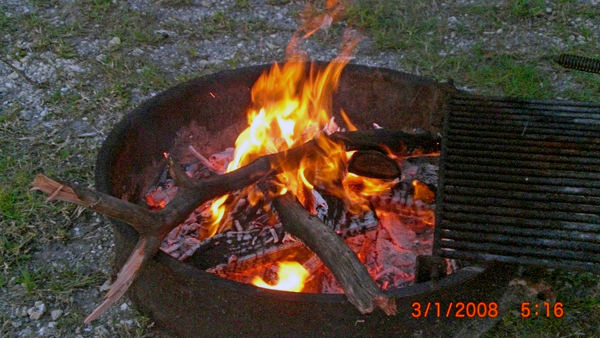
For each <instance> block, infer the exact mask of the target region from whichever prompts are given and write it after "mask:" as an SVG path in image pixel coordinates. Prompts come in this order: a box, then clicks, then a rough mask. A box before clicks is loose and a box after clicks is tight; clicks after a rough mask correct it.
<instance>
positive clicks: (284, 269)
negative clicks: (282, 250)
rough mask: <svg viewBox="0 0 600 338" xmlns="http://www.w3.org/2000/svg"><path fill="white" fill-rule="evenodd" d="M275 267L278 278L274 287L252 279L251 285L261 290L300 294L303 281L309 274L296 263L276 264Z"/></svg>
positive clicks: (256, 278)
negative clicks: (277, 268)
mask: <svg viewBox="0 0 600 338" xmlns="http://www.w3.org/2000/svg"><path fill="white" fill-rule="evenodd" d="M277 266H278V267H279V271H278V272H277V276H278V277H279V279H278V281H277V283H276V284H275V285H271V284H267V283H266V282H265V281H264V280H263V279H262V278H260V277H258V276H257V277H254V279H253V280H252V284H253V285H256V286H258V287H261V288H265V289H271V290H280V291H291V292H300V291H302V289H303V288H304V281H305V280H306V278H307V277H308V276H309V272H308V271H307V270H306V269H305V268H304V267H303V266H302V265H301V264H300V263H297V262H278V263H277Z"/></svg>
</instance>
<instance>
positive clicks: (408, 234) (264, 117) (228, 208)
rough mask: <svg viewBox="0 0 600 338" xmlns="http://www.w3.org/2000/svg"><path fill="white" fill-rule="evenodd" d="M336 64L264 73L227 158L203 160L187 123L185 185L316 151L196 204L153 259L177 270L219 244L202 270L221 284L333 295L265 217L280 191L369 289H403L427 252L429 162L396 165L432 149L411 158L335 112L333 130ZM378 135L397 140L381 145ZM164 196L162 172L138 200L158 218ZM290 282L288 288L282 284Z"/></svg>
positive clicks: (326, 280) (182, 138)
mask: <svg viewBox="0 0 600 338" xmlns="http://www.w3.org/2000/svg"><path fill="white" fill-rule="evenodd" d="M347 53H348V51H345V52H343V53H342V55H344V54H347ZM346 60H347V57H338V58H337V59H336V60H334V61H333V62H332V63H330V64H329V65H328V66H327V67H326V68H325V69H323V70H320V71H315V70H313V69H310V70H308V72H307V70H305V69H304V67H305V65H306V63H304V62H289V63H285V64H284V65H282V66H279V65H278V64H275V65H274V66H273V68H272V69H271V70H270V71H269V72H268V73H265V74H263V76H261V77H260V78H259V79H258V81H257V82H256V84H255V85H254V87H253V88H252V95H251V96H252V100H253V102H252V107H251V108H250V109H249V111H248V121H249V123H248V124H249V126H248V127H247V128H246V129H245V130H244V131H242V132H241V133H240V134H239V136H238V137H237V140H236V142H235V144H236V147H235V150H234V149H233V148H226V149H224V150H222V151H219V152H216V153H212V154H211V153H210V152H211V151H214V149H211V148H210V147H206V146H204V145H205V144H207V143H208V140H207V138H208V137H211V136H210V135H207V133H206V130H204V129H202V128H198V127H197V126H195V125H193V126H190V127H189V128H187V129H185V130H182V131H181V132H180V133H179V137H178V141H177V143H176V144H177V146H178V147H179V149H175V150H174V153H176V154H177V156H176V157H177V158H181V159H182V160H181V162H182V163H180V165H181V166H182V168H183V169H184V171H185V174H186V175H187V176H188V177H189V178H191V179H195V180H202V179H205V178H209V177H211V176H214V175H222V174H224V173H229V172H232V171H234V170H236V169H239V168H242V167H243V166H245V165H248V164H249V163H251V162H252V161H254V160H256V159H257V158H259V157H260V156H264V155H268V154H273V153H277V152H286V151H287V150H289V149H292V148H294V147H297V146H299V145H301V144H304V143H306V142H308V141H310V140H314V141H316V143H317V144H318V147H319V148H320V150H321V151H320V152H319V153H316V154H311V155H310V156H305V155H304V154H301V156H302V157H300V158H299V159H296V161H295V162H297V163H298V165H297V166H294V165H290V164H289V163H286V159H284V162H283V166H282V168H281V169H279V171H278V173H274V174H273V175H271V176H269V177H268V178H266V179H264V180H263V181H262V182H259V183H255V184H252V185H250V186H248V187H245V188H244V189H242V190H240V191H236V192H233V193H230V194H226V195H223V196H220V197H218V198H216V199H213V200H211V201H208V202H206V203H204V204H202V205H201V206H199V207H198V208H197V209H196V210H194V212H193V213H191V214H190V215H189V217H188V218H187V219H186V220H185V221H184V222H183V223H181V224H180V225H179V226H177V227H176V228H175V229H174V230H173V231H172V232H171V233H170V234H169V235H167V237H166V239H165V240H164V241H163V243H162V250H163V251H165V252H167V253H169V254H170V255H171V256H173V257H174V258H177V259H180V260H182V261H185V260H186V259H187V258H188V257H190V256H192V255H193V254H194V253H195V252H196V251H198V252H200V254H198V255H199V256H202V255H204V256H207V252H211V251H213V250H214V248H215V247H217V246H219V251H220V252H221V253H220V256H219V257H218V258H220V259H216V260H214V261H213V265H214V266H210V267H208V269H207V270H208V271H210V272H213V273H216V274H218V275H220V276H222V277H225V278H229V279H232V280H235V281H239V282H244V283H250V282H251V283H252V284H254V285H257V286H260V287H265V288H271V289H276V290H284V291H302V290H303V287H304V284H305V283H307V282H311V283H310V285H308V286H307V287H306V288H305V289H304V292H316V293H319V292H324V293H343V288H342V287H341V286H340V285H339V284H338V282H337V281H336V279H335V278H334V276H333V275H331V272H330V271H329V269H327V268H326V267H324V266H323V264H322V262H321V260H320V259H319V257H318V256H315V255H313V253H312V252H311V251H310V250H308V249H307V248H306V246H305V245H303V244H302V242H301V241H300V240H298V239H296V238H294V237H292V236H290V235H289V233H288V232H286V231H285V230H284V229H285V228H286V226H282V224H281V221H280V219H279V217H278V215H277V211H279V213H281V212H282V211H280V210H273V203H272V202H274V200H277V199H279V201H281V199H282V197H281V196H282V195H285V194H287V193H288V192H290V193H291V194H292V195H293V196H294V197H295V198H296V199H298V201H299V203H300V204H302V206H303V207H304V209H306V211H308V212H310V213H311V214H313V215H316V216H318V218H319V220H320V221H321V222H323V223H324V224H326V225H327V227H328V228H329V229H332V230H334V231H335V232H336V233H337V234H338V235H339V236H340V237H342V238H345V239H346V244H347V245H349V246H350V247H351V248H352V249H353V252H354V253H355V254H356V255H357V256H358V258H359V259H360V261H361V262H362V263H363V264H365V265H366V267H367V270H368V271H369V274H370V275H371V277H373V279H374V280H375V281H376V282H377V284H378V286H379V288H381V289H383V290H386V289H394V288H399V287H402V286H406V285H407V284H410V283H412V282H413V281H414V265H415V262H416V256H417V255H430V254H431V245H432V236H433V231H432V226H433V223H434V222H433V210H432V207H431V204H432V203H433V202H434V194H433V193H432V191H431V190H430V189H429V187H431V186H434V185H435V184H436V178H437V175H436V170H437V167H436V165H435V162H436V161H435V160H433V161H429V162H427V161H420V164H421V165H420V166H419V165H415V164H414V163H412V164H411V162H410V161H408V162H406V163H404V161H403V160H404V159H406V158H407V157H408V156H413V155H417V154H419V153H421V152H423V151H426V152H435V141H434V140H433V139H432V138H431V139H430V138H428V137H427V136H426V135H423V136H424V137H422V138H421V140H422V142H421V143H420V144H416V145H415V146H413V147H414V149H409V148H407V147H398V146H399V145H400V143H394V141H398V140H399V139H400V138H401V137H402V136H406V135H402V134H401V133H398V132H397V131H391V130H383V129H382V128H381V127H379V126H378V125H375V126H374V127H376V128H378V129H372V130H370V131H364V132H362V133H361V132H356V129H357V128H356V127H355V126H354V124H353V123H352V122H351V121H350V119H349V118H348V117H347V116H346V115H345V114H344V113H343V111H342V112H341V116H343V117H344V121H343V123H344V127H340V126H338V125H337V123H336V121H335V119H334V118H333V117H332V116H331V115H330V113H329V112H330V111H331V96H332V91H334V90H335V89H336V87H337V81H338V79H339V74H340V73H341V69H342V68H343V67H344V65H345V64H346V62H347V61H346ZM307 74H308V75H307ZM236 129H238V128H230V129H229V130H230V131H231V132H232V133H233V132H235V131H236ZM390 135H395V137H396V139H398V140H394V141H392V142H390V141H389V140H386V137H389V136H390ZM348 137H352V138H353V139H352V142H354V143H351V142H348ZM225 138H231V137H228V136H227V135H226V137H225ZM340 140H343V141H346V143H342V142H339V141H340ZM385 142H389V143H390V144H388V145H386V144H385ZM217 143H219V142H217ZM354 148H357V149H358V150H354ZM371 148H375V149H377V150H371ZM207 152H208V153H207ZM432 163H434V164H432ZM374 164H377V165H374ZM403 164H404V167H405V169H406V170H405V173H404V178H403V180H402V182H401V180H400V178H401V170H400V166H401V165H403ZM348 171H351V172H348ZM352 172H354V173H352ZM368 176H372V177H368ZM382 177H383V178H385V179H381V178H382ZM417 177H419V178H421V179H422V180H428V184H429V185H427V184H425V183H423V182H422V181H419V180H417ZM401 183H402V184H401ZM407 183H408V184H407ZM176 194H177V185H176V184H175V180H174V179H173V178H172V177H170V176H169V174H168V170H167V169H165V170H164V172H163V174H162V175H161V179H160V180H159V182H158V184H156V185H155V186H153V187H152V188H151V189H150V192H149V193H148V194H147V195H146V196H145V201H146V203H147V204H148V205H149V206H150V207H153V208H154V209H156V210H160V209H162V208H164V207H165V206H166V205H167V203H168V202H169V201H170V200H171V199H173V197H174V196H175V195H176ZM275 203H278V202H275ZM284 212H285V211H284ZM294 222H295V221H294ZM315 240H317V239H315ZM285 260H292V261H289V262H288V261H285ZM277 270H279V272H280V273H279V275H278V273H277V272H275V271H277ZM282 275H286V277H284V276H282ZM265 280H267V282H265ZM290 280H294V281H296V282H295V283H293V284H291V285H290V284H289V283H290V282H289V281H290ZM284 285H289V286H288V287H284Z"/></svg>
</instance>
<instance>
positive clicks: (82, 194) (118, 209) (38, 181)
mask: <svg viewBox="0 0 600 338" xmlns="http://www.w3.org/2000/svg"><path fill="white" fill-rule="evenodd" d="M31 190H39V191H42V192H44V193H46V194H48V195H49V196H48V198H47V200H53V199H57V200H61V201H65V202H71V203H76V204H79V205H82V206H84V207H86V208H89V209H92V210H94V211H97V212H100V213H102V214H105V215H106V216H109V217H112V218H116V219H120V220H122V221H123V222H126V223H127V224H129V225H131V226H132V227H133V228H134V229H135V230H136V231H137V232H139V233H144V232H145V231H146V226H148V225H150V226H152V224H155V223H156V219H155V218H154V217H153V214H151V213H149V212H148V211H147V210H145V209H143V208H141V207H139V206H137V205H135V204H133V203H130V202H127V201H124V200H122V199H119V198H116V197H113V196H110V195H107V194H103V193H100V192H97V191H94V190H91V189H88V188H85V187H82V186H80V185H77V184H72V185H68V184H66V183H61V182H57V181H54V180H52V179H50V178H48V177H46V176H45V175H42V174H37V175H36V176H35V179H34V180H33V183H32V188H31ZM154 226H157V225H154Z"/></svg>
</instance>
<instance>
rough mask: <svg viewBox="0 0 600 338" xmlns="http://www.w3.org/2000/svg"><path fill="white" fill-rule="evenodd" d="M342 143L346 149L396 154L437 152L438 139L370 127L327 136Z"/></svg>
mask: <svg viewBox="0 0 600 338" xmlns="http://www.w3.org/2000/svg"><path fill="white" fill-rule="evenodd" d="M329 137H330V138H331V140H332V141H334V142H338V143H343V144H344V145H345V146H346V150H378V151H382V152H385V153H387V152H391V153H393V154H395V155H397V156H409V155H419V154H430V153H437V152H439V151H440V139H439V138H437V137H434V136H433V135H431V134H429V133H422V134H409V133H405V132H402V131H399V130H393V129H372V130H358V131H350V132H337V133H333V134H331V135H330V136H329Z"/></svg>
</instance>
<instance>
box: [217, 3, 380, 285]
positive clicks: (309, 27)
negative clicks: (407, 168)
mask: <svg viewBox="0 0 600 338" xmlns="http://www.w3.org/2000/svg"><path fill="white" fill-rule="evenodd" d="M307 8H308V7H307ZM326 9H327V10H326V11H325V12H324V13H321V14H318V15H313V16H312V18H310V19H308V20H306V21H305V23H304V24H303V25H302V26H301V27H300V29H298V31H297V32H296V33H295V34H294V36H293V37H292V39H291V41H290V43H289V45H288V48H287V49H286V59H287V62H285V63H284V64H282V65H279V64H277V63H275V64H274V65H273V67H272V68H271V69H270V70H269V71H267V72H265V73H263V74H262V75H261V76H260V78H259V79H258V80H257V81H256V83H255V84H254V86H253V87H252V91H251V98H252V106H251V108H250V109H249V111H248V127H247V129H246V130H244V131H243V132H242V133H241V134H240V135H239V136H238V138H237V140H236V142H235V153H234V158H233V161H231V162H230V163H229V165H228V167H227V170H226V172H231V171H233V170H235V169H238V168H240V167H242V166H244V165H247V164H249V163H250V162H252V161H254V160H255V159H257V158H259V157H261V156H264V155H267V154H272V153H276V152H284V151H286V150H288V149H290V148H292V147H296V146H298V145H301V144H303V143H305V142H307V141H309V140H312V139H315V140H316V141H317V143H318V145H319V147H320V148H321V149H322V150H323V152H324V153H326V154H327V156H319V157H311V158H310V159H306V158H305V159H304V160H302V161H301V164H300V166H299V167H294V168H287V167H284V168H278V169H280V170H279V172H280V173H279V174H278V175H277V179H276V180H274V181H276V182H277V184H278V185H277V191H276V192H275V194H284V193H285V192H287V191H291V192H292V193H294V194H295V195H296V196H297V197H298V198H299V199H300V200H301V202H302V203H303V204H304V205H305V206H306V207H307V209H310V207H309V206H310V205H311V202H310V200H311V199H312V198H313V197H312V194H311V193H310V191H311V190H312V189H314V188H320V189H324V190H326V191H328V192H329V193H332V194H334V195H336V196H338V197H339V198H340V199H342V200H344V202H345V203H346V205H347V206H348V210H350V211H351V212H354V213H357V212H360V211H361V210H364V209H366V208H368V206H367V205H368V204H367V203H366V201H367V199H366V198H367V197H366V196H367V194H369V193H371V194H372V193H375V192H377V191H379V192H381V191H385V190H386V189H389V185H386V184H385V183H383V181H380V180H369V179H363V178H360V177H358V176H356V175H348V176H346V162H347V154H346V152H345V151H344V149H343V148H342V146H341V145H339V144H336V143H334V142H332V141H330V140H329V139H327V138H325V137H319V136H320V135H322V134H323V133H326V134H329V133H332V132H335V131H338V130H339V128H338V127H337V125H336V124H335V122H334V121H333V118H332V117H331V114H330V113H331V110H332V96H333V93H334V92H335V90H336V89H337V85H338V82H339V79H340V76H341V73H342V69H343V68H344V67H345V66H346V64H347V63H348V62H349V61H350V59H351V56H352V50H353V49H354V48H355V47H356V45H357V44H358V41H359V38H358V37H357V36H355V35H353V34H352V31H350V30H347V31H346V32H345V33H344V37H343V41H342V47H341V48H340V52H339V54H338V56H337V57H336V58H335V59H334V60H333V61H332V62H330V63H329V64H328V65H327V66H326V67H325V68H321V69H318V68H317V67H315V66H314V65H311V66H310V68H309V69H306V62H305V61H306V55H305V54H304V53H302V52H301V51H300V48H299V45H300V42H302V41H303V40H304V39H306V38H307V37H308V36H310V35H311V34H313V33H314V32H316V31H317V30H319V29H320V28H327V27H329V25H331V24H332V23H333V22H335V21H337V20H338V19H339V17H340V15H341V14H342V12H343V10H344V5H343V4H342V3H341V2H339V1H338V0H328V1H327V6H326ZM342 117H343V119H344V122H345V123H346V125H347V126H348V128H349V129H350V130H356V127H355V126H354V125H353V124H352V122H351V121H350V119H349V118H348V117H347V116H346V114H345V113H344V112H342ZM244 194H246V196H247V198H248V201H249V202H250V203H251V204H255V203H256V202H257V201H258V200H260V199H261V198H262V193H261V192H260V191H259V190H258V189H256V188H254V187H252V186H251V187H248V188H247V189H246V190H245V191H244ZM226 200H227V196H223V197H221V198H219V199H217V200H215V201H214V202H213V203H212V205H211V207H210V208H211V212H212V216H211V217H210V219H209V220H208V227H209V231H208V232H209V233H210V234H211V236H212V235H214V234H215V233H216V231H218V230H219V228H220V227H221V226H222V225H220V224H219V223H220V222H222V220H223V218H224V214H225V212H226V209H227V206H226V205H225V204H224V203H225V201H226ZM307 276H308V272H306V270H304V268H302V266H301V265H300V264H298V263H293V262H290V263H285V264H284V263H280V271H279V280H280V282H279V283H277V285H276V286H272V285H269V284H266V283H265V282H264V281H263V280H262V279H260V278H258V277H257V278H255V280H254V281H253V282H252V283H253V284H255V285H257V286H260V287H264V288H269V289H277V290H287V291H298V292H299V291H300V290H302V287H303V285H304V282H303V280H304V279H305V278H306V277H307ZM287 279H298V280H297V281H296V282H295V283H297V284H298V285H299V286H290V285H288V283H289V281H287Z"/></svg>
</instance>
